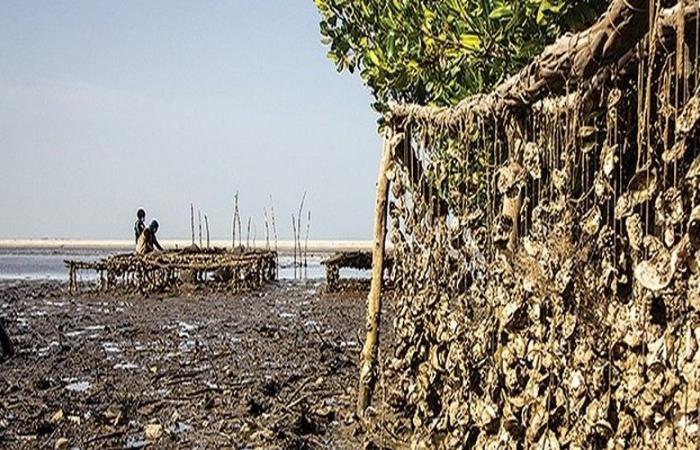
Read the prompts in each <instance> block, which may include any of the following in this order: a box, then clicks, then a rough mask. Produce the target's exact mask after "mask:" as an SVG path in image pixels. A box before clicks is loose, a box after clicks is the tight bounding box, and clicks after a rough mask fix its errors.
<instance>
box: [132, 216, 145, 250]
mask: <svg viewBox="0 0 700 450" xmlns="http://www.w3.org/2000/svg"><path fill="white" fill-rule="evenodd" d="M145 229H146V224H145V223H144V221H143V220H141V219H136V223H135V224H134V240H135V242H136V245H138V243H139V237H140V236H141V233H143V230H145Z"/></svg>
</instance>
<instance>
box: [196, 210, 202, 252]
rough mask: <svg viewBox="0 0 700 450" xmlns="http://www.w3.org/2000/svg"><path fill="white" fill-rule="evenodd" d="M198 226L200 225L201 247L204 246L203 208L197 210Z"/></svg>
mask: <svg viewBox="0 0 700 450" xmlns="http://www.w3.org/2000/svg"><path fill="white" fill-rule="evenodd" d="M197 226H198V227H199V248H202V210H201V209H198V210H197Z"/></svg>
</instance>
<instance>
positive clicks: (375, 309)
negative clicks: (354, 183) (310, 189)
mask: <svg viewBox="0 0 700 450" xmlns="http://www.w3.org/2000/svg"><path fill="white" fill-rule="evenodd" d="M392 141H393V139H391V136H390V135H386V136H385V137H384V146H383V147H384V148H383V149H382V160H381V163H380V164H379V175H378V178H377V197H376V204H375V208H374V244H373V246H372V283H371V287H370V291H369V296H368V297H367V318H366V321H367V322H366V327H365V328H366V330H367V337H366V338H365V344H364V347H363V348H362V360H361V362H360V384H359V387H358V392H357V411H356V412H357V415H358V416H359V417H362V416H363V415H364V412H365V410H366V409H367V407H368V406H369V404H370V401H371V399H372V391H373V390H374V385H375V383H376V381H377V367H376V360H377V349H378V347H379V323H380V315H381V309H382V302H381V294H382V282H383V275H384V251H385V245H386V242H385V241H386V215H387V203H388V199H389V180H388V179H387V177H386V172H387V169H388V167H389V163H390V162H391V148H392V146H391V143H392Z"/></svg>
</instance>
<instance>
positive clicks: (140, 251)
mask: <svg viewBox="0 0 700 450" xmlns="http://www.w3.org/2000/svg"><path fill="white" fill-rule="evenodd" d="M157 232H158V221H156V220H153V221H151V224H150V225H149V226H148V228H145V229H144V230H143V232H142V233H141V236H139V239H138V242H137V243H136V254H137V255H145V254H147V253H151V252H153V251H154V250H156V249H158V250H159V251H161V252H162V251H163V247H161V246H160V243H159V242H158V238H156V233H157Z"/></svg>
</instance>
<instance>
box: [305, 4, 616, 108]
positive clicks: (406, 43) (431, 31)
mask: <svg viewBox="0 0 700 450" xmlns="http://www.w3.org/2000/svg"><path fill="white" fill-rule="evenodd" d="M314 2H315V4H316V6H317V7H318V10H319V12H320V14H321V35H322V41H323V43H324V44H326V45H328V46H330V50H329V52H328V56H329V58H330V59H331V60H332V61H333V62H334V63H335V65H336V67H337V69H338V71H343V70H348V71H350V72H354V71H356V70H357V71H359V73H360V75H361V76H362V78H363V80H364V81H365V82H366V83H367V85H368V86H369V87H370V88H371V89H372V91H373V93H374V96H375V98H376V100H377V102H376V103H375V105H374V106H375V108H376V109H377V110H378V111H382V110H383V107H384V105H385V104H386V102H388V101H399V102H416V103H421V104H435V105H454V104H456V103H457V102H459V101H460V100H461V99H463V98H465V97H466V96H468V95H471V94H474V93H477V92H483V91H484V90H487V89H489V88H491V87H493V86H494V85H495V84H496V83H497V82H498V81H499V80H502V79H503V78H505V77H506V76H507V75H509V74H512V73H514V72H515V71H516V70H517V69H519V68H520V67H522V66H523V65H524V64H525V63H526V62H527V61H529V60H530V59H531V58H533V57H534V56H536V55H537V54H539V53H540V52H541V51H542V49H543V48H544V46H545V45H546V44H548V43H551V42H553V41H554V39H555V38H556V37H557V36H559V35H560V34H561V33H562V32H564V31H567V30H571V29H575V28H580V27H583V26H584V25H586V24H589V23H591V22H592V21H593V20H594V19H595V18H596V17H598V15H599V14H600V12H602V11H603V10H604V9H605V7H606V5H607V2H606V1H605V0H314Z"/></svg>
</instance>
